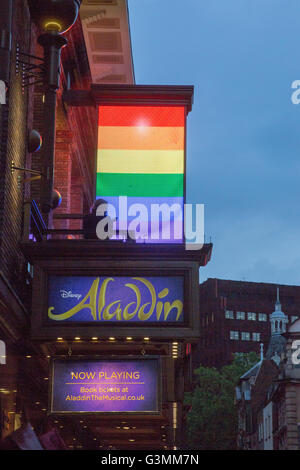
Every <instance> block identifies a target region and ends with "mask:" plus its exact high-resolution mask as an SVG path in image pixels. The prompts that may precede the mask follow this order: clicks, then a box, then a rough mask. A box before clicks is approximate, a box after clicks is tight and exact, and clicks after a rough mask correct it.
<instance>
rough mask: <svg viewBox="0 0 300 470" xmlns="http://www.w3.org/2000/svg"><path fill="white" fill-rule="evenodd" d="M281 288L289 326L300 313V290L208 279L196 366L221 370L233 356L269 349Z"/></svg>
mask: <svg viewBox="0 0 300 470" xmlns="http://www.w3.org/2000/svg"><path fill="white" fill-rule="evenodd" d="M277 287H279V292H280V301H281V304H282V308H283V310H284V312H285V313H286V315H287V318H288V321H289V323H292V322H293V321H295V320H296V319H297V318H298V317H299V314H300V287H299V286H287V285H280V286H277V285H275V284H266V283H258V282H245V281H230V280H223V279H208V280H207V281H205V282H203V283H202V284H200V286H199V295H200V323H201V339H200V342H199V344H198V346H197V348H196V350H195V352H194V356H193V363H194V366H196V365H197V364H202V365H204V366H211V367H221V366H222V365H224V364H227V363H229V362H231V360H232V357H233V356H232V355H233V353H236V352H243V353H247V352H250V351H255V352H257V353H258V354H260V344H261V343H263V344H264V345H265V350H266V347H267V344H268V341H269V338H270V335H271V323H270V315H271V314H272V312H273V311H274V304H275V301H276V296H277Z"/></svg>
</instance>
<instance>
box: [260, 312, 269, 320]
mask: <svg viewBox="0 0 300 470" xmlns="http://www.w3.org/2000/svg"><path fill="white" fill-rule="evenodd" d="M258 321H267V315H266V313H259V314H258Z"/></svg>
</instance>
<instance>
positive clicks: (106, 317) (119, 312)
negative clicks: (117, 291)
mask: <svg viewBox="0 0 300 470" xmlns="http://www.w3.org/2000/svg"><path fill="white" fill-rule="evenodd" d="M115 304H118V306H117V308H116V310H115V311H114V312H112V313H110V309H111V307H112V306H113V305H115ZM120 304H121V301H120V300H115V301H114V302H112V303H111V304H109V305H108V306H107V307H105V309H104V310H103V320H111V319H112V318H113V317H114V316H115V315H116V319H117V320H122V309H121V308H120Z"/></svg>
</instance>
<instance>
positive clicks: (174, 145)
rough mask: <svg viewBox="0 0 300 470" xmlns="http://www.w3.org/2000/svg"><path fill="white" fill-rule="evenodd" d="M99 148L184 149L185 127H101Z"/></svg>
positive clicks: (99, 130)
mask: <svg viewBox="0 0 300 470" xmlns="http://www.w3.org/2000/svg"><path fill="white" fill-rule="evenodd" d="M98 149H115V150H117V149H120V150H184V127H125V126H124V127H110V126H104V127H99V129H98Z"/></svg>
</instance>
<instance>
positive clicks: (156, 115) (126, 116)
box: [96, 105, 185, 242]
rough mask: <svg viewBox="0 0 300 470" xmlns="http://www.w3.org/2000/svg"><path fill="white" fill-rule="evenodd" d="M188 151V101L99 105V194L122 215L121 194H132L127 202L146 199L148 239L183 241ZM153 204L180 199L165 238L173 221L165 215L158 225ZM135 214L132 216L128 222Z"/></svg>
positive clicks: (131, 203)
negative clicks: (185, 169) (185, 106)
mask: <svg viewBox="0 0 300 470" xmlns="http://www.w3.org/2000/svg"><path fill="white" fill-rule="evenodd" d="M184 153H185V108H184V107H183V106H178V107H176V106H162V107H161V106H108V105H106V106H99V124H98V153H97V184H96V197H97V198H103V199H105V200H106V201H107V202H108V203H110V204H113V205H114V207H115V208H116V212H117V214H118V201H119V196H127V198H128V199H127V202H128V207H130V206H132V207H133V204H141V203H142V204H144V205H145V206H146V207H147V211H148V212H147V213H148V233H147V234H146V235H145V236H146V237H147V235H148V237H147V238H146V239H145V240H143V241H145V242H147V241H148V242H154V241H159V242H180V241H182V227H183V203H184V178H185V176H184V162H185V154H184ZM153 204H168V205H169V206H172V205H174V204H176V208H177V210H176V211H175V214H173V215H172V221H171V229H172V230H171V232H170V237H167V239H164V238H163V236H162V233H163V232H162V230H163V227H164V225H165V224H168V220H164V219H163V218H162V219H161V221H160V224H159V227H157V228H156V230H155V229H154V227H155V224H153V220H152V221H151V207H152V205H153ZM174 207H175V206H173V208H174ZM132 218H133V217H132V216H131V217H128V221H129V222H130V220H131V219H132ZM119 222H120V220H119ZM151 222H152V224H151ZM151 228H152V231H151ZM143 230H144V231H145V225H144V228H143ZM153 230H155V234H154V233H153ZM174 230H176V234H177V235H176V239H175V237H174V233H175V232H174ZM157 231H158V232H159V233H157ZM179 232H181V239H180V240H179V239H178V233H179ZM139 241H141V240H139Z"/></svg>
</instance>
